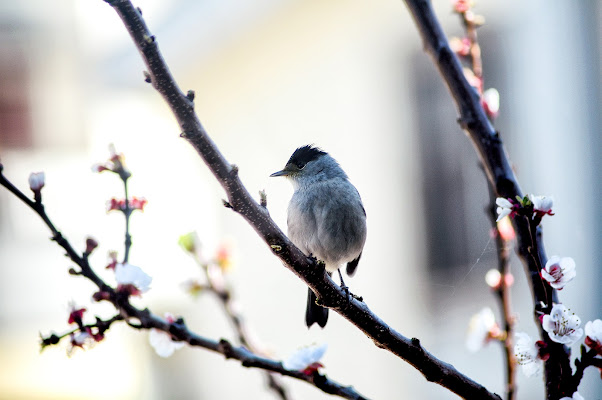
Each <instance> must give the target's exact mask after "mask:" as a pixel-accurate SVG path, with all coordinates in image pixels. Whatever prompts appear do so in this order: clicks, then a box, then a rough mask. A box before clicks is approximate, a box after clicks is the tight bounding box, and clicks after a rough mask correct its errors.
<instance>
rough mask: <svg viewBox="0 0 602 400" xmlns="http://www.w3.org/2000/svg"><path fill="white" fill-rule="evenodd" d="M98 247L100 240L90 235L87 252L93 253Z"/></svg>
mask: <svg viewBox="0 0 602 400" xmlns="http://www.w3.org/2000/svg"><path fill="white" fill-rule="evenodd" d="M97 247H98V242H97V241H96V240H94V239H93V238H91V237H89V238H87V239H86V254H91V253H92V252H93V251H94V249H95V248H97Z"/></svg>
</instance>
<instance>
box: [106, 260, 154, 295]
mask: <svg viewBox="0 0 602 400" xmlns="http://www.w3.org/2000/svg"><path fill="white" fill-rule="evenodd" d="M115 280H116V281H117V283H118V284H120V285H134V286H135V287H137V288H138V290H140V292H142V293H144V292H147V291H148V290H149V289H150V284H151V282H152V281H153V278H151V276H150V275H148V274H147V273H146V272H144V271H143V270H142V269H141V268H140V267H137V266H135V265H132V264H128V263H125V264H117V265H116V266H115Z"/></svg>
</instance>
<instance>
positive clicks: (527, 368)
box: [514, 332, 543, 377]
mask: <svg viewBox="0 0 602 400" xmlns="http://www.w3.org/2000/svg"><path fill="white" fill-rule="evenodd" d="M515 337H516V344H515V345H514V355H515V357H516V361H517V362H518V364H519V365H520V366H521V369H522V371H523V373H524V374H525V375H526V376H527V377H532V376H535V375H538V374H539V373H540V371H541V369H542V365H543V361H542V360H541V359H540V358H539V349H538V348H537V345H536V344H535V342H534V341H533V340H531V337H530V336H529V335H527V334H526V333H524V332H518V333H517V334H516V335H515Z"/></svg>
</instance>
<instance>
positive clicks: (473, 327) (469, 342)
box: [466, 307, 496, 353]
mask: <svg viewBox="0 0 602 400" xmlns="http://www.w3.org/2000/svg"><path fill="white" fill-rule="evenodd" d="M495 325H496V324H495V315H494V314H493V311H492V310H491V308H489V307H485V308H483V309H482V310H481V311H480V312H479V313H477V314H475V315H473V316H472V318H471V319H470V322H469V323H468V334H467V335H466V348H467V349H468V350H469V351H470V352H472V353H475V352H477V351H479V350H481V349H482V348H483V346H484V345H485V344H486V343H487V340H488V339H489V336H490V335H489V334H490V332H491V331H492V329H493V328H494V327H495Z"/></svg>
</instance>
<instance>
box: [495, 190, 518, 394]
mask: <svg viewBox="0 0 602 400" xmlns="http://www.w3.org/2000/svg"><path fill="white" fill-rule="evenodd" d="M495 200H496V197H495V195H493V193H491V199H490V203H491V205H490V206H489V217H490V219H491V221H492V225H493V230H494V233H495V241H496V248H497V256H498V271H499V273H500V282H499V284H498V286H496V287H495V288H494V291H495V294H496V297H497V299H498V302H499V304H500V309H501V313H502V318H503V321H504V326H503V328H504V332H505V337H504V340H503V341H502V344H503V347H504V360H505V362H506V399H507V400H514V399H515V398H516V365H517V364H516V357H515V356H514V321H515V318H514V314H513V313H512V306H511V297H510V285H509V284H508V281H507V277H508V276H509V275H510V246H509V243H508V241H507V240H506V239H505V238H504V237H503V235H502V234H501V233H500V229H499V226H498V224H497V222H496V220H497V212H496V209H497V206H496V204H495Z"/></svg>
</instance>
